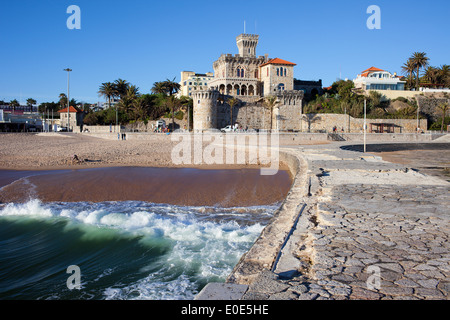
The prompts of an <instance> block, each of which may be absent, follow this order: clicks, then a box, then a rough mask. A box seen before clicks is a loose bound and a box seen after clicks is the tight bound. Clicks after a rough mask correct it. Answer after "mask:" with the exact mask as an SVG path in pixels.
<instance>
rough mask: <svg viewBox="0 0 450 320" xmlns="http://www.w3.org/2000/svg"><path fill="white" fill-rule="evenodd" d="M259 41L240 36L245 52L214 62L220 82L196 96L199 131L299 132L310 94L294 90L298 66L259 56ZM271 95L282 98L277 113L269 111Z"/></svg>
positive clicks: (238, 42)
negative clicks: (234, 127)
mask: <svg viewBox="0 0 450 320" xmlns="http://www.w3.org/2000/svg"><path fill="white" fill-rule="evenodd" d="M258 41H259V36H258V35H254V34H240V35H239V36H238V37H237V38H236V45H237V47H238V50H239V53H238V54H235V55H232V54H222V55H221V56H220V57H219V58H218V59H217V60H216V61H215V62H214V63H213V69H214V78H213V79H211V80H210V81H209V82H208V87H209V89H208V90H194V91H192V95H191V96H192V98H193V101H194V113H193V115H194V130H196V131H203V130H208V129H214V128H221V127H223V126H225V125H228V124H238V125H239V126H240V127H243V128H251V129H271V130H274V129H278V130H291V131H296V130H299V126H300V119H301V113H302V99H303V94H304V93H303V91H295V90H294V66H296V64H295V63H293V62H289V61H286V60H283V59H280V58H273V59H269V56H268V54H266V55H264V56H257V55H256V47H257V45H258ZM268 96H275V97H276V98H277V100H276V105H275V108H273V110H268V109H269V108H268V107H267V104H266V103H265V98H266V97H268ZM231 97H234V98H236V99H238V101H239V103H238V104H237V105H236V106H234V107H233V109H232V110H231V107H230V106H229V104H228V99H229V98H231ZM231 111H232V112H231ZM231 116H233V119H231ZM231 122H232V123H231ZM271 125H272V127H270V126H271Z"/></svg>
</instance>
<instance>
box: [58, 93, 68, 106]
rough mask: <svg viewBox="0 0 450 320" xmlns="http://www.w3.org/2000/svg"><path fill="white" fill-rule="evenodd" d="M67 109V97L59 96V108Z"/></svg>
mask: <svg viewBox="0 0 450 320" xmlns="http://www.w3.org/2000/svg"><path fill="white" fill-rule="evenodd" d="M65 107H67V96H66V94H65V93H60V94H59V108H60V109H64V108H65Z"/></svg>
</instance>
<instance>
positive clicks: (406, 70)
mask: <svg viewBox="0 0 450 320" xmlns="http://www.w3.org/2000/svg"><path fill="white" fill-rule="evenodd" d="M414 70H415V65H414V61H413V60H412V58H409V59H408V61H406V63H404V64H403V66H402V72H403V74H404V75H407V76H408V82H407V84H408V88H409V89H412V87H413V75H414Z"/></svg>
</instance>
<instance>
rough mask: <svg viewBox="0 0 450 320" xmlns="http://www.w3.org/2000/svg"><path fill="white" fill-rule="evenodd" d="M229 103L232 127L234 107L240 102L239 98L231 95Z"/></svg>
mask: <svg viewBox="0 0 450 320" xmlns="http://www.w3.org/2000/svg"><path fill="white" fill-rule="evenodd" d="M227 103H228V105H229V106H230V124H231V128H233V108H234V106H235V105H237V104H238V103H239V100H238V99H236V98H235V97H231V98H229V99H228V100H227Z"/></svg>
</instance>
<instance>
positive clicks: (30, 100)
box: [27, 98, 36, 111]
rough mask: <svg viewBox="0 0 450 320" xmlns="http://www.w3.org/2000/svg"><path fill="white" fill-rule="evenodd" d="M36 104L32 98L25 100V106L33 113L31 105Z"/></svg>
mask: <svg viewBox="0 0 450 320" xmlns="http://www.w3.org/2000/svg"><path fill="white" fill-rule="evenodd" d="M35 104H36V100H34V99H33V98H28V99H27V106H28V107H30V110H31V111H33V105H35Z"/></svg>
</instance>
